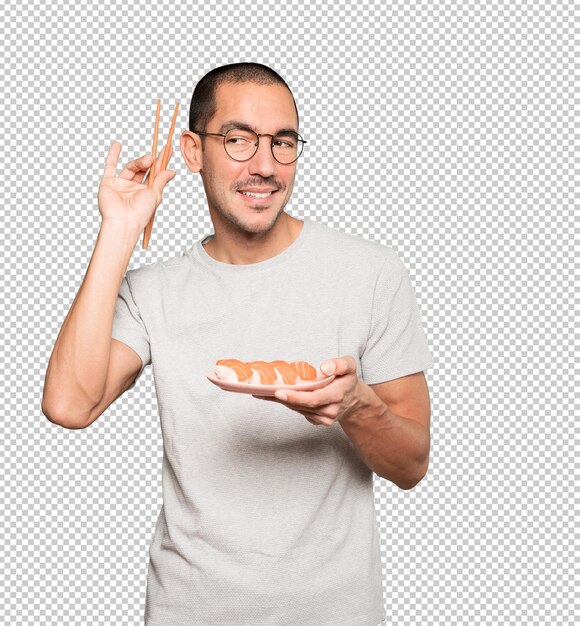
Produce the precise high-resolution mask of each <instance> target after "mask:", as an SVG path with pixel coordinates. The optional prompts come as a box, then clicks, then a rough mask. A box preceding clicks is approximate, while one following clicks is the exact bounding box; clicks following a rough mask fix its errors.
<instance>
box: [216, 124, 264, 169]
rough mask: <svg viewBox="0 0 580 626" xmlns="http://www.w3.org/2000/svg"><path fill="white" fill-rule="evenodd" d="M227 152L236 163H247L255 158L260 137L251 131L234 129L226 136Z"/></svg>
mask: <svg viewBox="0 0 580 626" xmlns="http://www.w3.org/2000/svg"><path fill="white" fill-rule="evenodd" d="M224 145H225V148H226V152H227V153H228V154H229V155H230V156H231V157H232V159H235V160H236V161H245V160H246V159H250V158H251V157H252V156H254V152H256V147H257V145H258V135H256V133H254V132H253V131H251V130H240V129H239V128H232V129H231V130H228V132H227V133H226V136H225V144H224Z"/></svg>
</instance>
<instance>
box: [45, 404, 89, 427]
mask: <svg viewBox="0 0 580 626" xmlns="http://www.w3.org/2000/svg"><path fill="white" fill-rule="evenodd" d="M41 411H42V414H43V415H44V416H45V417H46V419H47V420H48V421H49V422H51V423H52V424H56V425H57V426H61V427H62V428H66V429H68V430H80V429H83V428H86V427H87V426H88V425H89V424H90V421H89V420H87V419H86V418H84V417H83V418H81V417H75V416H73V414H72V413H70V412H67V411H61V410H57V409H55V408H53V407H50V406H48V405H47V404H46V403H45V402H44V401H43V402H42V405H41Z"/></svg>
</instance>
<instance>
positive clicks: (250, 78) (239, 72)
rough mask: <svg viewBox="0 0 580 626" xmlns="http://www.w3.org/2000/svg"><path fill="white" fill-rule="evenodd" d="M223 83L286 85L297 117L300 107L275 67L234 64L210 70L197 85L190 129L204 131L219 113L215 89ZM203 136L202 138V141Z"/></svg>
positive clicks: (259, 64) (190, 106)
mask: <svg viewBox="0 0 580 626" xmlns="http://www.w3.org/2000/svg"><path fill="white" fill-rule="evenodd" d="M223 83H258V84H260V85H283V86H284V87H286V89H288V91H289V92H290V95H291V96H292V102H293V103H294V108H295V110H296V119H297V120H298V123H300V118H299V117H298V107H297V106H296V101H295V100H294V96H293V94H292V90H291V89H290V87H288V85H287V83H286V81H285V80H284V79H283V78H282V77H281V76H280V74H278V73H277V72H275V71H274V70H273V69H272V68H270V67H268V66H267V65H262V64H261V63H231V64H230V65H222V66H221V67H216V68H214V69H213V70H210V71H209V72H208V73H207V74H206V75H205V76H203V77H202V78H201V79H200V81H199V82H198V83H197V85H196V86H195V89H194V90H193V96H192V97H191V104H190V105H189V130H190V131H192V132H195V131H196V130H198V131H202V132H205V131H206V129H207V124H208V123H209V121H210V120H211V118H212V117H213V116H214V115H215V113H216V111H217V101H216V90H217V88H218V87H219V86H220V85H221V84H223ZM203 139H204V137H202V141H203Z"/></svg>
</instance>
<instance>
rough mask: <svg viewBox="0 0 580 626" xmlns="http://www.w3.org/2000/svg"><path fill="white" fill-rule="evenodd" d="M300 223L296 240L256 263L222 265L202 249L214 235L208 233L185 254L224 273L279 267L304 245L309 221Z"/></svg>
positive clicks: (305, 219) (222, 263)
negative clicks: (300, 226) (280, 250)
mask: <svg viewBox="0 0 580 626" xmlns="http://www.w3.org/2000/svg"><path fill="white" fill-rule="evenodd" d="M302 221H303V224H302V228H301V229H300V232H299V233H298V237H296V239H294V241H293V242H292V243H291V244H290V245H289V246H288V247H286V248H284V250H282V252H280V253H279V254H276V255H274V256H273V257H270V258H269V259H264V260H263V261H258V262H257V263H245V264H241V265H236V264H233V263H224V262H222V261H218V260H216V259H214V258H213V257H212V256H210V255H209V254H208V253H207V252H206V250H205V248H204V247H203V244H204V243H205V242H206V241H208V240H209V239H211V238H212V237H213V236H214V233H210V234H209V235H206V236H205V237H203V238H202V239H200V240H199V241H197V242H196V243H195V244H194V245H193V247H192V248H190V250H188V251H187V253H186V254H187V255H193V256H195V257H196V259H197V260H199V261H201V263H203V264H204V265H206V266H208V267H211V268H213V269H217V270H219V271H224V272H238V273H247V272H257V271H261V270H264V269H269V268H271V267H274V266H276V265H279V264H280V263H284V262H285V261H286V260H287V259H289V258H290V257H292V256H293V255H294V254H296V252H297V251H298V250H299V249H300V248H301V247H302V245H303V244H304V240H305V239H306V238H307V236H308V232H309V231H310V225H311V223H310V220H308V219H307V218H304V220H302Z"/></svg>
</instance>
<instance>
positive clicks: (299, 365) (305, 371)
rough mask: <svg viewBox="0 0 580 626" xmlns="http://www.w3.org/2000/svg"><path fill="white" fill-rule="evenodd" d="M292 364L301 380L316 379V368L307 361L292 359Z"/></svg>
mask: <svg viewBox="0 0 580 626" xmlns="http://www.w3.org/2000/svg"><path fill="white" fill-rule="evenodd" d="M290 365H291V366H292V367H293V368H294V369H295V370H296V371H297V372H298V376H299V377H300V380H301V381H303V382H306V381H309V380H316V376H317V371H316V368H315V367H313V366H312V365H310V363H308V362H307V361H292V362H291V363H290Z"/></svg>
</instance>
